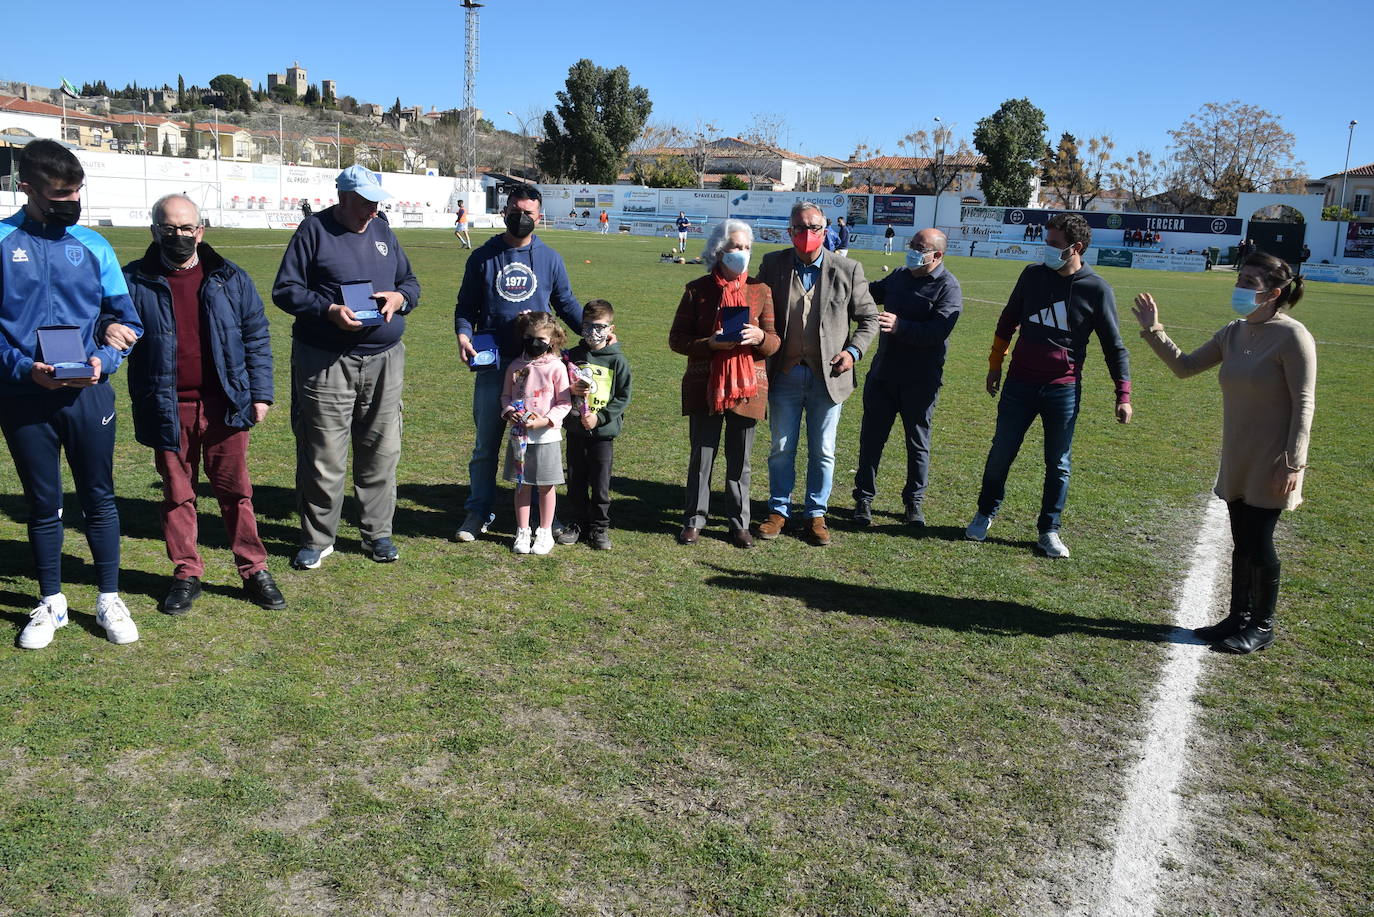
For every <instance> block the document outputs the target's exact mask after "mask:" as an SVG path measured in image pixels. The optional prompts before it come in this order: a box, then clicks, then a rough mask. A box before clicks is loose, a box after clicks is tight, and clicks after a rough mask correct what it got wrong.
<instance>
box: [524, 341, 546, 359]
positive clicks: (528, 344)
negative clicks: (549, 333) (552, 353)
mask: <svg viewBox="0 0 1374 917" xmlns="http://www.w3.org/2000/svg"><path fill="white" fill-rule="evenodd" d="M549 346H550V345H549V342H548V341H546V340H544V339H543V338H536V337H529V336H526V337H525V356H527V357H531V358H533V357H542V356H543V355H544V354H546V353H548V352H549Z"/></svg>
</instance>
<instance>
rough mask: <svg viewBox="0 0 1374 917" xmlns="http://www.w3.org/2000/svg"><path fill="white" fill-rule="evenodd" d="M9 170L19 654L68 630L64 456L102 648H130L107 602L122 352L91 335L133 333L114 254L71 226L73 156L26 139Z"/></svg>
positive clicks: (78, 178)
mask: <svg viewBox="0 0 1374 917" xmlns="http://www.w3.org/2000/svg"><path fill="white" fill-rule="evenodd" d="M18 171H19V190H21V191H23V192H24V194H25V196H26V197H27V199H28V200H27V203H25V205H24V207H23V209H21V210H20V211H19V212H17V213H15V214H14V215H12V216H10V217H9V218H8V219H6V220H4V221H0V429H3V431H4V435H5V443H6V444H7V445H8V446H9V450H10V455H11V456H12V457H13V458H14V469H15V472H16V473H17V474H18V476H19V483H20V485H21V486H22V487H23V489H24V502H25V504H26V505H27V509H28V530H29V547H30V548H31V549H32V551H33V563H34V568H35V571H36V573H37V577H38V591H39V601H38V607H37V608H35V609H34V610H33V611H32V612H30V614H29V623H28V624H27V626H25V628H24V630H23V632H22V633H21V634H20V635H19V646H20V647H21V648H22V649H30V650H37V649H42V648H43V647H45V646H47V645H48V644H49V643H51V642H52V639H53V635H54V633H55V632H56V631H57V629H58V628H61V627H65V626H66V625H67V621H68V614H67V598H66V596H65V595H63V594H62V540H63V515H62V508H63V507H62V494H63V486H62V465H61V458H62V453H63V452H64V451H65V452H66V455H67V466H68V467H69V468H70V469H71V473H72V484H73V486H74V488H75V490H76V496H77V499H78V500H79V501H80V503H81V515H82V516H83V517H84V519H85V529H86V541H87V543H88V544H89V545H90V549H91V560H92V561H93V565H94V568H95V581H96V583H95V584H96V589H97V590H98V592H99V594H98V595H97V597H96V603H95V607H96V622H97V623H98V624H99V625H100V626H101V627H103V628H104V629H105V634H106V636H107V637H108V638H109V640H110V642H111V643H133V642H134V641H135V640H137V639H138V627H137V626H136V625H135V624H134V620H133V618H132V617H130V615H129V609H128V607H127V606H126V605H125V604H124V600H123V599H121V598H120V597H119V510H118V508H117V507H116V506H115V498H114V445H115V406H114V403H115V396H114V389H113V388H112V387H111V386H110V385H109V384H108V383H109V376H110V373H113V372H114V371H115V370H116V369H118V368H119V364H120V362H121V360H122V359H123V357H124V354H123V353H122V352H121V351H120V350H119V349H118V348H117V347H115V346H112V345H110V344H108V343H100V342H99V341H98V338H97V334H98V325H99V322H100V321H101V317H102V315H106V316H109V317H110V318H111V319H113V320H116V321H119V322H121V323H122V324H123V325H124V326H125V327H127V328H128V329H130V335H131V337H135V338H136V337H137V336H138V335H139V334H140V333H141V332H142V325H141V324H140V323H139V320H138V313H137V312H135V311H134V307H133V303H131V302H130V301H129V293H128V289H127V287H126V286H125V284H124V276H123V275H122V274H121V273H120V272H119V261H118V259H116V258H115V253H114V249H112V248H111V247H110V243H108V242H106V241H105V239H104V238H102V237H101V236H100V235H98V234H97V233H96V232H95V231H93V230H91V229H87V228H86V227H84V226H79V225H77V223H78V221H79V220H80V219H81V185H82V182H84V181H85V180H86V173H85V170H83V169H82V168H81V163H80V162H79V161H78V160H77V158H76V156H74V155H73V154H72V152H71V151H70V150H68V149H67V148H66V147H64V146H63V145H62V144H60V143H58V142H57V141H56V140H32V141H30V142H29V143H28V145H27V146H25V147H24V150H23V152H22V153H20V154H19V170H18ZM52 326H59V327H57V328H54V327H52ZM64 339H65V340H64Z"/></svg>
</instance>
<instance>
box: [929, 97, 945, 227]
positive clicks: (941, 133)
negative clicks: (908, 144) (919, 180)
mask: <svg viewBox="0 0 1374 917" xmlns="http://www.w3.org/2000/svg"><path fill="white" fill-rule="evenodd" d="M935 123H936V124H939V125H940V127H937V128H935V215H934V216H933V217H932V218H931V220H930V225H931V226H934V227H935V228H936V229H939V228H940V193H941V190H942V189H941V188H940V173H941V171H942V169H943V167H944V160H945V129H944V125H943V123H942V122H941V121H940V119H939V118H936V119H935Z"/></svg>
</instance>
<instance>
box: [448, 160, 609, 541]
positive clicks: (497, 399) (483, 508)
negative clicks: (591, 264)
mask: <svg viewBox="0 0 1374 917" xmlns="http://www.w3.org/2000/svg"><path fill="white" fill-rule="evenodd" d="M543 200H544V198H543V195H541V194H540V193H539V189H538V188H536V187H534V186H533V185H517V186H516V187H515V188H514V189H512V190H511V192H510V194H509V195H508V196H507V198H506V209H505V214H504V220H505V224H506V231H505V232H503V233H501V234H500V235H499V236H492V237H491V238H490V239H488V240H487V241H486V242H485V243H484V244H483V245H481V246H479V247H478V248H477V250H476V251H474V252H473V253H472V254H471V255H469V256H468V261H467V266H466V267H465V268H464V270H463V282H462V285H461V286H459V288H458V302H457V303H456V304H455V305H454V308H453V330H454V332H455V334H457V336H458V349H459V351H460V353H461V354H462V357H463V359H464V360H465V361H467V362H468V364H469V366H471V367H472V369H473V370H474V372H473V379H472V422H473V426H474V427H475V431H474V442H473V446H472V460H471V461H469V462H468V485H469V486H468V498H467V502H466V503H465V504H464V506H463V508H464V510H465V515H464V518H463V522H462V524H461V525H460V526H459V527H458V531H457V532H456V533H455V534H454V536H453V537H454V540H455V541H458V542H470V541H475V540H476V539H477V536H478V535H481V534H482V533H484V532H486V530H487V527H488V526H489V525H490V524H491V523H492V522H493V521H494V519H495V515H494V514H493V513H492V511H491V507H492V504H493V503H494V502H495V499H496V460H497V456H498V455H499V454H500V451H501V445H502V443H504V441H505V430H506V421H505V419H504V418H503V417H502V416H501V386H502V382H503V381H504V379H505V375H506V367H508V366H509V365H510V363H511V361H512V360H514V359H515V358H516V357H517V356H519V355H520V351H521V349H522V348H523V346H524V344H523V342H522V341H521V340H520V337H519V335H518V332H517V330H516V324H515V322H516V319H518V318H519V317H520V315H521V314H522V313H525V312H554V313H556V314H557V315H558V316H559V317H560V318H562V319H563V321H564V322H565V323H566V324H567V326H568V327H569V328H571V329H572V330H573V333H575V334H581V332H582V304H581V303H579V302H578V301H577V297H576V296H574V295H573V291H572V286H571V285H570V284H569V283H568V269H567V267H566V266H565V265H564V264H563V259H562V258H561V257H560V256H559V254H558V252H556V251H554V250H553V249H552V248H550V247H549V246H547V245H545V244H544V242H543V240H541V239H540V238H539V237H538V236H536V235H535V234H534V230H535V227H536V226H538V225H539V220H540V207H541V205H542V203H543ZM479 334H482V335H490V339H489V340H491V341H494V346H495V348H496V354H495V355H494V357H493V356H491V352H490V351H484V353H483V355H480V356H479V354H478V352H477V349H476V348H475V347H474V346H473V341H474V338H476V337H477V336H478V335H479ZM612 340H614V339H612Z"/></svg>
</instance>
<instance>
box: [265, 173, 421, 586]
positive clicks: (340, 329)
mask: <svg viewBox="0 0 1374 917" xmlns="http://www.w3.org/2000/svg"><path fill="white" fill-rule="evenodd" d="M334 185H335V187H336V188H337V189H338V192H339V202H338V203H337V204H335V205H334V206H333V207H328V208H326V209H324V210H322V211H320V213H319V215H318V216H316V217H315V218H314V219H311V220H308V221H306V222H305V223H302V224H301V225H300V228H298V229H297V230H296V234H295V235H294V236H292V237H291V241H290V242H289V243H287V246H286V252H285V254H283V255H282V260H281V267H280V268H278V270H277V279H276V282H275V283H274V284H273V285H272V302H274V303H275V304H276V305H277V308H279V309H281V310H282V311H283V312H288V313H290V314H291V315H294V316H295V319H296V320H295V322H293V323H292V325H291V429H292V430H293V431H294V432H295V434H296V508H297V510H299V512H300V517H301V536H300V537H301V543H300V549H299V550H298V551H297V552H296V556H295V557H294V558H293V559H292V561H291V566H292V567H294V568H296V569H297V570H314V569H316V568H318V567H319V566H320V563H321V562H322V561H323V560H324V558H325V557H327V556H329V555H330V554H332V553H333V552H334V539H335V536H336V534H337V533H338V528H339V517H340V516H341V514H342V512H343V500H344V477H345V475H346V474H347V471H348V451H349V446H350V444H351V445H352V447H353V492H354V494H355V495H356V497H357V499H358V504H359V508H358V509H359V512H358V516H359V518H358V528H359V530H360V534H361V535H362V550H363V554H365V555H367V557H368V558H370V559H371V560H373V561H376V562H377V563H380V564H384V563H391V562H392V561H395V560H396V559H397V558H398V557H399V556H400V551H399V550H398V549H397V547H396V545H395V543H394V542H393V541H392V539H391V535H392V521H393V517H394V516H395V513H396V468H397V465H398V464H399V462H400V460H401V392H402V389H403V388H404V386H405V359H406V348H405V343H404V342H403V341H402V340H401V336H402V335H403V334H404V333H405V329H406V320H405V317H406V315H408V314H409V313H410V312H411V311H412V310H414V309H415V307H416V306H417V305H419V303H420V283H419V281H417V280H416V279H415V273H414V272H413V271H412V270H411V269H410V259H409V258H407V257H406V254H405V252H404V251H402V250H401V243H400V242H399V241H397V239H396V233H394V232H392V231H391V226H390V224H388V223H387V221H386V219H385V218H384V217H379V215H378V204H379V202H381V201H383V200H386V199H387V198H388V197H390V196H391V195H390V194H389V193H388V192H387V191H384V190H383V189H382V186H381V185H380V184H378V182H377V177H376V175H374V174H373V173H372V172H371V171H370V170H368V169H366V168H364V167H362V166H357V165H354V166H349V167H348V168H347V169H344V170H343V171H342V172H340V173H339V174H338V176H337V177H336V178H335V179H334ZM364 280H365V281H369V282H371V284H372V289H373V291H374V292H373V294H372V299H373V301H374V302H375V307H376V311H377V312H379V313H380V314H381V317H382V322H381V324H378V325H364V324H363V323H362V322H360V321H359V320H358V317H357V316H356V315H355V314H354V312H353V310H352V309H350V308H349V307H348V306H347V305H346V304H344V302H343V292H342V285H343V284H345V283H350V282H353V281H364Z"/></svg>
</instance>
